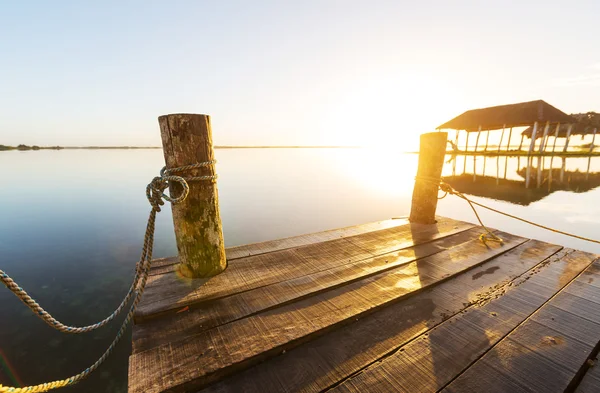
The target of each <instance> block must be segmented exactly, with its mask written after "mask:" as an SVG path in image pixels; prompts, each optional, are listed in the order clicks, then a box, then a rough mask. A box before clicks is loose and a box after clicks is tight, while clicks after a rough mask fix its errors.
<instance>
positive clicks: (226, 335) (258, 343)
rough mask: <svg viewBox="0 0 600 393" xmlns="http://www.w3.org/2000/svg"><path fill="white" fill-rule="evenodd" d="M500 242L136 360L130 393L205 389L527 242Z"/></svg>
mask: <svg viewBox="0 0 600 393" xmlns="http://www.w3.org/2000/svg"><path fill="white" fill-rule="evenodd" d="M501 236H502V237H503V238H504V239H505V244H504V245H498V244H495V243H494V244H493V245H484V244H482V243H481V242H480V241H479V240H478V239H476V240H472V241H470V242H467V243H465V244H463V245H459V246H457V247H454V248H452V249H449V250H445V251H443V252H440V253H438V254H434V255H432V256H430V257H426V258H423V259H422V260H419V261H417V262H419V263H418V264H417V263H416V262H415V263H411V264H408V266H403V267H401V268H398V269H396V270H397V272H396V273H394V274H392V273H390V272H385V273H384V274H379V275H376V276H374V277H370V278H368V279H366V280H361V281H359V282H355V283H351V284H349V285H346V286H344V287H341V288H336V289H334V290H332V291H328V292H327V293H325V294H320V295H317V296H314V297H311V298H308V299H304V300H301V301H299V302H296V303H293V304H290V305H286V306H283V307H280V308H278V309H277V310H275V311H276V312H275V313H274V312H265V313H260V314H257V315H255V316H252V317H249V318H244V319H242V320H240V321H236V322H233V323H229V324H226V325H223V326H220V327H217V328H215V329H211V330H209V331H207V332H203V333H202V334H198V335H195V336H192V337H188V338H186V339H185V340H179V341H178V342H171V343H170V344H168V345H166V346H161V347H158V348H154V349H152V350H149V351H145V352H141V353H138V354H134V355H133V356H132V357H131V358H130V375H131V377H130V390H131V391H132V392H142V391H143V392H159V391H164V390H167V389H172V390H173V391H185V390H191V389H194V388H197V387H201V386H202V385H205V384H207V383H210V382H213V381H215V380H217V379H219V378H221V377H224V376H226V375H228V374H231V373H232V372H234V371H237V370H239V369H240V368H246V367H248V366H250V365H252V364H255V363H256V362H258V361H260V360H263V359H265V358H268V357H270V356H272V355H274V354H276V353H277V352H280V351H281V349H282V348H288V349H289V348H291V347H293V346H295V345H298V344H300V343H302V342H306V341H308V340H312V339H314V338H315V337H317V336H318V335H319V334H324V333H326V332H327V331H329V330H330V329H332V328H334V327H335V328H337V327H339V326H341V325H343V323H348V322H350V321H354V319H355V318H362V317H363V316H365V315H367V314H368V313H370V312H373V311H375V310H377V309H378V308H380V307H382V306H385V305H388V304H390V303H392V302H394V301H396V300H398V299H399V298H402V297H403V296H405V295H407V294H413V293H417V292H421V291H422V290H424V289H425V288H427V287H428V286H431V285H435V284H437V283H439V282H443V281H446V280H448V279H449V278H451V277H453V276H455V275H457V274H460V273H462V272H464V271H467V270H470V269H472V268H474V267H476V266H479V265H481V264H483V263H485V262H486V261H488V260H490V259H492V258H494V257H496V256H498V255H501V254H503V253H505V252H508V251H509V250H511V249H512V248H515V247H517V246H518V245H520V244H522V243H524V242H525V241H527V239H524V238H519V237H516V236H513V235H510V234H501ZM415 269H416V270H415ZM452 269H454V270H453V271H452ZM449 271H452V273H449ZM421 280H424V281H421ZM400 283H401V284H400ZM415 284H416V285H415ZM163 347H164V348H163ZM194 354H201V355H194ZM169 359H170V360H169ZM164 362H166V364H165V363H164ZM175 364H177V366H175ZM192 370H194V371H193V373H191V372H192ZM142 372H143V373H147V374H149V375H152V376H153V378H152V380H150V379H144V378H135V376H136V375H139V374H140V373H142Z"/></svg>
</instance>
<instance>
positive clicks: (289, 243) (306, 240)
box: [150, 218, 408, 276]
mask: <svg viewBox="0 0 600 393" xmlns="http://www.w3.org/2000/svg"><path fill="white" fill-rule="evenodd" d="M406 224H408V219H407V218H393V219H389V220H383V221H376V222H372V223H368V224H361V225H353V226H349V227H345V228H339V229H331V230H327V231H322V232H316V233H309V234H304V235H299V236H292V237H287V238H283V239H277V240H269V241H266V242H260V243H253V244H245V245H240V246H234V247H227V248H226V249H225V255H226V257H227V262H228V263H233V262H234V261H235V260H236V259H240V258H244V257H249V256H252V255H260V254H266V253H269V252H273V251H280V250H285V249H287V248H293V247H299V246H305V245H308V244H315V243H320V242H324V241H327V240H333V239H338V238H342V237H348V236H354V235H359V234H362V233H367V232H374V231H379V230H382V229H387V228H393V227H398V226H401V225H406ZM178 263H179V258H178V257H169V258H157V259H154V260H153V261H152V268H151V269H150V275H152V276H155V275H160V274H165V273H170V272H174V271H175V270H176V265H177V264H178Z"/></svg>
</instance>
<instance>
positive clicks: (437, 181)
mask: <svg viewBox="0 0 600 393" xmlns="http://www.w3.org/2000/svg"><path fill="white" fill-rule="evenodd" d="M415 179H416V180H423V181H425V182H428V183H432V184H435V185H437V186H438V187H439V189H440V190H441V191H443V192H444V195H442V196H441V197H438V199H444V198H445V197H446V196H447V195H449V194H450V195H456V196H457V197H459V198H461V199H464V200H465V201H467V202H468V203H469V206H470V207H471V209H472V210H473V213H475V217H477V221H479V224H480V225H481V226H482V227H483V229H485V230H486V232H487V234H488V235H492V236H493V237H494V238H495V239H494V238H491V239H487V238H486V237H485V235H486V234H482V235H481V236H480V237H479V238H480V239H481V240H482V241H483V242H485V241H486V240H494V241H500V242H502V239H500V238H499V237H498V236H496V235H495V234H493V233H492V232H491V231H490V230H489V229H488V228H487V227H486V226H485V225H483V222H482V221H481V218H480V217H479V214H478V213H477V210H476V209H475V206H479V207H481V208H484V209H487V210H489V211H492V212H494V213H498V214H500V215H503V216H506V217H509V218H513V219H515V220H517V221H521V222H524V223H526V224H529V225H533V226H535V227H538V228H541V229H545V230H547V231H550V232H554V233H558V234H560V235H565V236H569V237H572V238H574V239H579V240H584V241H586V242H590V243H595V244H600V240H596V239H592V238H589V237H585V236H579V235H576V234H574V233H570V232H565V231H561V230H559V229H556V228H551V227H549V226H546V225H542V224H538V223H536V222H533V221H529V220H526V219H524V218H522V217H518V216H515V215H513V214H509V213H505V212H503V211H500V210H497V209H494V208H493V207H489V206H486V205H484V204H483V203H479V202H475V201H473V200H471V199H469V198H468V197H467V196H466V195H464V194H463V193H461V192H459V191H457V190H455V189H454V188H453V187H452V186H451V185H450V184H448V183H446V182H444V181H443V180H442V179H441V178H438V179H435V178H431V177H425V176H417V177H416V178H415Z"/></svg>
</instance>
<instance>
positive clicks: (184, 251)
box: [158, 114, 227, 278]
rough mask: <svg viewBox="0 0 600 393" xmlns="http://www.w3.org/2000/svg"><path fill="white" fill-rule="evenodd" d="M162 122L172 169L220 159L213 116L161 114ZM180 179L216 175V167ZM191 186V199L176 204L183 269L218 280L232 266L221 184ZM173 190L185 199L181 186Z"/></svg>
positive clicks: (208, 182) (194, 183)
mask: <svg viewBox="0 0 600 393" xmlns="http://www.w3.org/2000/svg"><path fill="white" fill-rule="evenodd" d="M158 123H159V124H160V133H161V137H162V143H163V151H164V155H165V162H166V165H167V169H169V168H175V167H180V166H184V165H191V164H196V163H202V162H207V161H212V160H214V151H213V146H212V131H211V127H210V117H209V116H207V115H195V114H172V115H165V116H160V117H159V118H158ZM176 175H179V176H182V177H184V178H187V177H192V176H204V175H215V169H214V166H212V165H211V166H208V167H204V168H200V169H194V170H190V171H186V172H185V173H176ZM188 184H189V187H190V193H189V194H188V196H187V198H186V199H185V200H184V201H183V202H181V203H178V204H174V205H172V210H173V225H174V226H175V238H176V240H177V250H178V251H179V262H180V264H179V271H180V273H181V274H183V275H184V276H186V277H189V278H199V277H211V276H215V275H217V274H219V273H221V272H222V271H223V270H225V268H226V267H227V259H226V257H225V244H224V241H223V230H222V227H221V216H220V214H219V197H218V193H217V184H216V182H215V181H211V180H201V181H191V182H189V183H188ZM169 192H171V194H172V195H179V194H180V193H181V186H180V185H178V184H176V183H175V184H171V185H170V189H169Z"/></svg>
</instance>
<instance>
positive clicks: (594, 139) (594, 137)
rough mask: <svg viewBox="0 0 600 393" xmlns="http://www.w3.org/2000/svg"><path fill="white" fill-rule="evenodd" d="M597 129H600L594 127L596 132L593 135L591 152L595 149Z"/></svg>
mask: <svg viewBox="0 0 600 393" xmlns="http://www.w3.org/2000/svg"><path fill="white" fill-rule="evenodd" d="M596 131H598V129H597V128H594V133H593V135H592V143H591V144H590V153H591V152H593V151H594V142H595V141H596ZM588 166H589V165H588Z"/></svg>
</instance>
